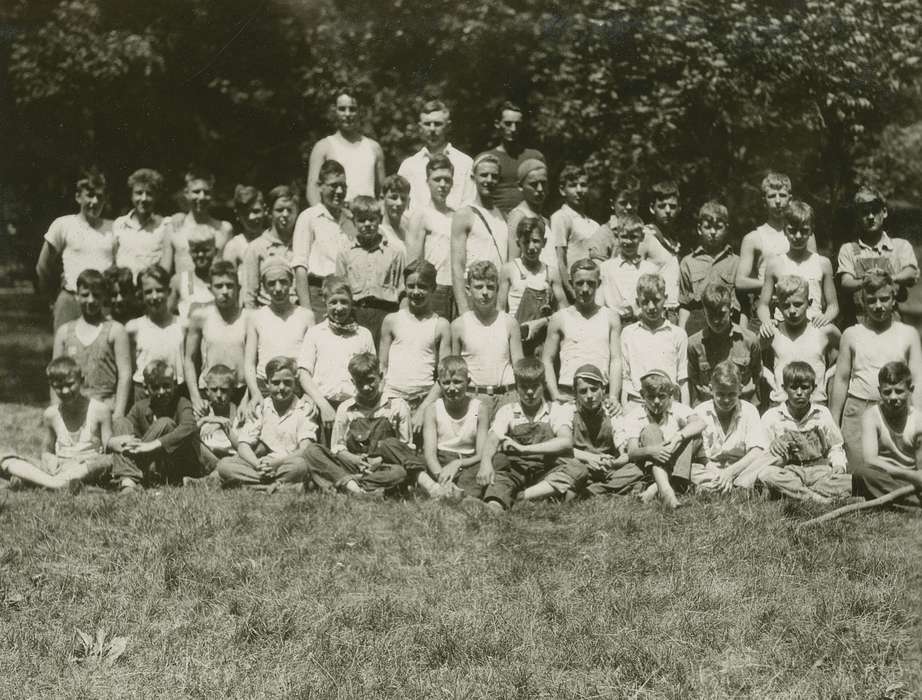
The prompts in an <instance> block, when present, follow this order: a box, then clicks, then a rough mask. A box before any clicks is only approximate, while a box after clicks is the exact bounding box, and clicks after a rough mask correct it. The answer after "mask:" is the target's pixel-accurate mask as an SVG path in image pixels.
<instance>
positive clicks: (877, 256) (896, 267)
mask: <svg viewBox="0 0 922 700" xmlns="http://www.w3.org/2000/svg"><path fill="white" fill-rule="evenodd" d="M907 267H911V268H914V269H918V268H919V263H918V261H917V260H916V253H915V251H914V250H913V249H912V245H911V244H910V243H909V241H907V240H904V239H902V238H890V236H888V235H887V234H886V233H882V234H881V235H880V240H879V241H878V242H877V244H876V245H869V244H867V243H865V242H864V241H862V240H861V239H860V238H859V239H858V240H857V241H849V242H847V243H843V244H842V247H841V248H839V269H838V271H837V274H839V275H842V274H845V273H846V272H847V273H848V274H850V275H852V276H853V277H858V278H861V277H864V275H866V274H867V273H868V272H869V271H870V270H872V269H875V268H879V269H882V270H885V271H886V272H889V273H890V274H891V275H895V274H898V273H900V272H902V271H903V270H905V269H906V268H907Z"/></svg>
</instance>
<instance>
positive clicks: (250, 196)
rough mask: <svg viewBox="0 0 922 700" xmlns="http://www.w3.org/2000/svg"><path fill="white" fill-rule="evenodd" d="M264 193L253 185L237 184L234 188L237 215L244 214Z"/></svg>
mask: <svg viewBox="0 0 922 700" xmlns="http://www.w3.org/2000/svg"><path fill="white" fill-rule="evenodd" d="M262 197H263V193H262V192H260V191H259V190H258V189H256V188H255V187H253V186H252V185H237V186H236V187H235V188H234V211H235V212H237V216H243V215H244V214H246V213H247V212H248V211H250V209H252V208H253V205H254V204H256V202H258V201H259V200H260V199H262Z"/></svg>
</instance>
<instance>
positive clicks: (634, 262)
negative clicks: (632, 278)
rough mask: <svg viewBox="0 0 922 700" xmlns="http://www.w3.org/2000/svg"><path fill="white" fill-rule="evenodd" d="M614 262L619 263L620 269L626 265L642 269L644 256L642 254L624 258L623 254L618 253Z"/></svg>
mask: <svg viewBox="0 0 922 700" xmlns="http://www.w3.org/2000/svg"><path fill="white" fill-rule="evenodd" d="M613 260H614V261H615V262H616V263H617V265H618V267H624V266H625V265H630V266H631V267H633V268H635V269H636V268H638V267H640V264H641V263H642V262H643V256H642V255H641V254H640V253H637V255H636V256H635V257H633V258H626V257H624V254H623V253H620V252H619V253H618V255H616V256H615V257H614V258H613Z"/></svg>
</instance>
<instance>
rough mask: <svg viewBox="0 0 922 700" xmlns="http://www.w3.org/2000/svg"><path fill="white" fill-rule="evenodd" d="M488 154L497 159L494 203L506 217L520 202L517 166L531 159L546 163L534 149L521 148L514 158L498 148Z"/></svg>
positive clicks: (542, 156)
mask: <svg viewBox="0 0 922 700" xmlns="http://www.w3.org/2000/svg"><path fill="white" fill-rule="evenodd" d="M488 153H490V154H491V155H494V156H496V157H497V158H499V167H500V172H499V184H498V185H497V186H496V194H495V195H494V201H495V203H496V206H497V207H498V208H499V210H500V211H501V212H502V213H503V216H508V215H509V212H510V211H512V208H513V207H515V205H516V204H518V203H519V202H521V201H522V191H521V190H520V189H519V165H521V164H522V163H523V162H524V161H526V160H530V159H531V158H536V159H538V160H540V161H544V162H547V161H546V160H545V159H544V154H543V153H541V151H536V150H535V149H534V148H523V149H522V151H521V153H519V154H518V156H517V157H515V158H513V157H512V156H510V155H509V154H508V153H506V152H505V151H501V150H499V149H498V148H493V149H491V150H490V151H488Z"/></svg>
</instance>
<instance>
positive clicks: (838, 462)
mask: <svg viewBox="0 0 922 700" xmlns="http://www.w3.org/2000/svg"><path fill="white" fill-rule="evenodd" d="M783 377H784V392H785V396H786V401H785V403H783V404H781V405H780V406H775V407H774V408H770V409H768V411H766V412H765V415H764V416H762V426H763V427H764V428H765V433H766V437H767V438H768V440H769V452H768V454H767V455H766V457H767V459H768V461H769V463H770V465H769V466H766V467H765V468H764V469H762V470H761V471H760V473H759V481H761V482H762V483H763V484H765V485H766V486H768V488H770V489H771V490H772V491H776V492H779V493H782V494H783V495H785V496H790V497H791V498H799V499H801V500H811V501H818V502H819V503H828V502H829V501H830V500H832V499H835V498H846V497H848V496H849V495H850V494H851V491H852V477H851V475H849V474H846V472H845V466H846V465H845V449H844V448H843V447H842V433H840V432H839V427H838V426H837V425H836V423H835V421H834V420H833V419H832V414H831V413H830V412H829V409H828V408H826V407H825V406H820V405H817V404H815V403H813V402H812V401H811V396H812V395H813V392H814V388H815V386H816V373H815V372H814V371H813V368H812V367H811V366H810V365H809V364H807V363H806V362H801V361H799V360H795V361H793V362H790V363H788V364H787V365H786V366H785V368H784V372H783Z"/></svg>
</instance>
